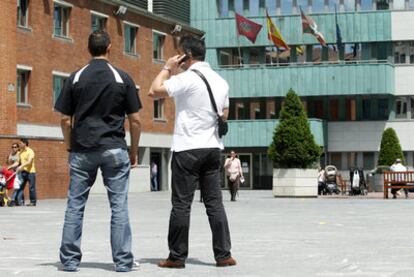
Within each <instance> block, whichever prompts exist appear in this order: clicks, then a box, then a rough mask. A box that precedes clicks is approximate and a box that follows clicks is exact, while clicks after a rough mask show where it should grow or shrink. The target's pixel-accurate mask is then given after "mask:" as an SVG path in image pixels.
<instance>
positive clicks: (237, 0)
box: [233, 0, 243, 14]
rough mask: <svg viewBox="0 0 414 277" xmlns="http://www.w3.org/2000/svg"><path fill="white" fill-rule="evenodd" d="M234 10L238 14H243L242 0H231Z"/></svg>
mask: <svg viewBox="0 0 414 277" xmlns="http://www.w3.org/2000/svg"><path fill="white" fill-rule="evenodd" d="M233 1H234V11H235V12H236V13H239V14H243V0H233Z"/></svg>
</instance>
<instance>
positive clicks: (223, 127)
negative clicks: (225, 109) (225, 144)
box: [191, 69, 229, 138]
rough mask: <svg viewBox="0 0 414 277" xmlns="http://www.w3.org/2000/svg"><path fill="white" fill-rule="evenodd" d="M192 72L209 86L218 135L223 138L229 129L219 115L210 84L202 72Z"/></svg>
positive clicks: (195, 70)
mask: <svg viewBox="0 0 414 277" xmlns="http://www.w3.org/2000/svg"><path fill="white" fill-rule="evenodd" d="M191 71H194V72H195V73H196V74H197V75H198V76H200V78H201V79H202V80H203V81H204V83H205V84H206V86H207V90H208V95H209V96H210V101H211V105H212V106H213V109H214V111H215V112H216V114H217V123H218V135H219V137H220V138H221V137H222V136H225V135H226V134H227V131H228V129H229V127H228V125H227V122H226V121H224V120H223V118H222V117H221V116H220V115H219V114H218V111H217V106H216V102H215V101H214V97H213V93H212V92H211V88H210V85H209V83H208V82H207V79H206V77H204V75H203V74H201V72H200V71H198V70H197V69H191Z"/></svg>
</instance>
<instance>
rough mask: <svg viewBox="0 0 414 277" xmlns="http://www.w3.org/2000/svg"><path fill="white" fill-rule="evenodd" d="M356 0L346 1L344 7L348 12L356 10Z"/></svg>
mask: <svg viewBox="0 0 414 277" xmlns="http://www.w3.org/2000/svg"><path fill="white" fill-rule="evenodd" d="M355 5H356V1H355V0H345V1H344V8H345V11H346V12H353V11H355V10H356V8H355Z"/></svg>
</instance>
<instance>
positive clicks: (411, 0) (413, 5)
mask: <svg viewBox="0 0 414 277" xmlns="http://www.w3.org/2000/svg"><path fill="white" fill-rule="evenodd" d="M408 8H409V9H410V10H413V9H414V0H408Z"/></svg>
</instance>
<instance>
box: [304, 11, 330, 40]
mask: <svg viewBox="0 0 414 277" xmlns="http://www.w3.org/2000/svg"><path fill="white" fill-rule="evenodd" d="M300 15H301V17H302V30H303V33H306V34H311V35H313V36H315V37H316V39H317V40H318V41H319V43H320V44H321V45H322V46H325V47H328V46H327V45H326V41H325V38H324V37H323V35H322V33H320V32H319V31H318V25H316V23H315V21H314V20H313V19H312V18H311V17H310V16H307V15H305V13H304V12H303V11H302V9H300Z"/></svg>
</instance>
